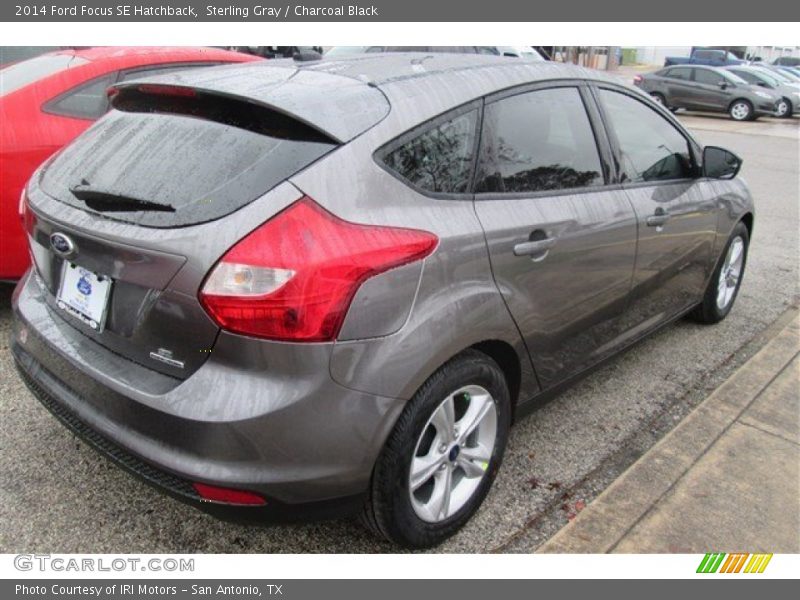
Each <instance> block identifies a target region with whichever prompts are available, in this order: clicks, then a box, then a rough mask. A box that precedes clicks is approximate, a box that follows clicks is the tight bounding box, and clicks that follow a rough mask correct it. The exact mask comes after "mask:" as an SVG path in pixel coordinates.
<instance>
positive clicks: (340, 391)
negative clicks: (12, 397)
mask: <svg viewBox="0 0 800 600" xmlns="http://www.w3.org/2000/svg"><path fill="white" fill-rule="evenodd" d="M44 294H46V292H45V291H44V289H43V287H42V286H40V284H39V283H38V281H37V278H36V277H35V276H33V275H30V274H28V275H27V276H25V277H24V278H23V280H22V281H21V282H20V284H19V285H18V287H17V289H16V290H15V292H14V297H13V299H12V306H13V310H14V316H15V319H14V326H13V332H12V340H11V346H12V353H13V356H14V358H15V362H16V365H17V368H18V370H19V371H20V374H21V376H22V378H23V380H24V381H25V383H26V384H27V385H28V387H29V388H30V389H31V391H32V392H33V393H34V395H35V396H36V397H37V398H38V399H39V400H40V401H41V402H42V403H43V404H44V405H45V406H46V407H47V408H48V410H50V412H52V413H53V414H54V415H55V416H56V417H57V418H58V419H59V420H60V421H61V422H62V423H64V424H65V425H66V426H67V427H69V428H70V429H71V430H72V431H74V432H75V433H76V434H78V435H80V436H81V437H82V438H84V439H85V440H86V441H87V442H88V443H89V444H90V445H91V446H93V447H94V448H95V449H97V450H98V451H100V452H101V453H102V454H104V455H106V456H107V457H109V458H110V459H112V460H113V461H114V462H115V463H117V464H118V465H120V466H122V467H124V468H125V469H126V470H128V471H131V472H133V473H135V474H136V475H138V476H139V477H141V478H142V479H144V480H145V481H147V482H148V483H150V484H152V485H154V486H156V487H157V488H159V489H161V490H162V491H164V492H166V493H169V494H170V495H172V496H174V497H177V498H178V499H180V500H183V501H185V502H189V503H192V504H194V505H196V506H197V507H199V508H201V509H203V510H205V511H207V512H212V513H214V514H217V515H218V516H221V517H227V518H233V519H241V518H246V517H255V518H258V519H267V520H269V519H270V518H274V519H276V520H287V519H297V518H300V519H305V518H315V517H327V516H335V515H339V514H346V513H349V512H352V511H354V510H356V509H357V508H358V506H359V504H360V500H361V497H362V495H363V493H364V491H365V490H366V489H367V486H368V484H369V478H370V476H371V471H372V466H373V464H374V462H375V460H376V458H377V455H378V453H379V452H380V449H381V447H382V445H383V441H384V440H385V437H386V435H388V432H389V431H390V429H391V427H392V426H393V423H394V421H395V419H396V417H397V415H398V414H399V412H400V410H402V406H403V402H402V401H399V400H392V399H387V398H381V397H376V396H370V395H367V394H361V393H359V392H355V391H352V390H349V389H347V388H344V387H342V386H339V385H338V384H336V383H334V382H333V381H332V380H331V379H330V376H329V374H328V364H327V362H324V363H323V364H322V365H320V366H321V367H322V369H321V370H322V374H321V375H319V376H317V377H316V378H310V379H309V378H306V379H302V378H300V379H297V380H295V381H289V382H283V384H281V383H280V382H277V381H275V380H274V377H276V375H275V374H271V373H270V369H269V361H268V360H266V358H265V360H264V362H263V364H261V365H260V373H254V372H253V371H251V370H250V369H249V367H248V366H247V365H245V366H244V367H243V368H241V369H233V368H232V367H231V365H230V364H226V357H225V351H224V349H223V350H222V352H221V354H222V356H221V357H220V359H216V358H215V357H214V356H212V357H210V358H209V360H208V361H206V363H205V364H204V365H203V367H201V368H200V369H199V370H198V371H197V372H196V373H194V374H193V375H192V376H191V377H190V378H189V379H187V380H185V381H180V380H177V379H173V378H170V377H167V376H165V375H161V374H159V373H157V372H155V371H151V370H149V369H147V368H145V367H142V366H140V365H137V364H136V363H132V362H130V361H128V360H126V359H124V358H122V357H120V356H117V355H115V354H113V353H111V352H109V351H108V350H106V349H104V348H102V347H101V346H99V345H98V344H97V343H96V342H94V341H92V340H91V339H89V338H88V337H86V336H84V335H82V334H81V333H80V332H79V331H77V330H75V329H74V328H73V327H72V326H71V325H69V324H67V323H66V322H65V321H63V319H61V318H60V317H59V316H58V315H57V314H54V313H53V312H52V309H51V308H49V307H48V306H47V304H46V302H45V298H44ZM221 342H222V345H223V346H224V345H225V341H224V340H221ZM318 350H323V349H322V348H320V349H318ZM322 354H323V355H325V356H327V354H326V353H325V352H322ZM275 362H278V361H275ZM319 370H320V369H319V368H317V369H314V372H318V371H319ZM192 482H201V483H207V484H211V485H217V486H223V487H229V488H236V489H243V490H248V491H252V492H256V493H258V494H260V495H262V496H263V497H264V498H265V499H266V500H267V504H266V506H263V507H246V508H245V507H235V508H234V507H231V506H229V505H223V504H215V503H209V502H205V501H201V499H200V497H199V495H198V494H197V493H196V491H195V490H194V488H193V487H192V485H191V484H192Z"/></svg>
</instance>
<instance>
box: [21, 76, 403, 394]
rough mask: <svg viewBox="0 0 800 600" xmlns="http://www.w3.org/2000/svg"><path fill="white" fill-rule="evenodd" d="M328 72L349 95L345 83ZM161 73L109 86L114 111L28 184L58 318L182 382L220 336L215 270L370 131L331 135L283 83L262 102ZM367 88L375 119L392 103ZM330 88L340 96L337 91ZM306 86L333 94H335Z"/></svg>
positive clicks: (33, 228)
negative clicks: (321, 166)
mask: <svg viewBox="0 0 800 600" xmlns="http://www.w3.org/2000/svg"><path fill="white" fill-rule="evenodd" d="M209 70H214V69H209ZM237 70H238V71H241V69H240V68H237ZM277 70H278V71H282V72H285V71H288V69H277ZM284 75H285V73H284ZM250 76H251V77H252V76H253V74H251V75H250ZM328 77H329V78H332V79H333V83H337V84H338V85H345V87H347V88H348V94H349V95H351V96H352V94H353V93H354V91H353V90H352V89H350V88H352V84H351V82H350V81H349V80H348V81H346V82H344V84H339V83H338V82H336V81H335V80H336V79H344V78H341V77H338V78H336V77H332V76H328ZM286 78H287V79H293V77H291V76H289V75H286ZM159 79H161V80H162V81H156V80H154V81H153V82H150V81H148V82H145V83H141V82H133V83H131V84H127V85H126V86H125V87H124V88H120V89H119V90H118V91H112V93H114V94H115V95H114V97H113V106H114V108H115V109H116V110H114V111H112V112H111V113H110V114H109V115H107V116H106V117H104V118H103V119H101V120H100V121H98V123H96V124H95V125H94V126H93V127H91V128H90V129H89V130H88V131H87V132H86V133H85V134H83V135H82V136H81V137H79V138H78V139H77V140H76V141H75V142H74V143H73V144H72V145H71V146H69V147H68V148H67V149H66V150H65V151H63V152H62V153H61V154H59V155H58V156H57V157H56V158H55V159H54V160H53V161H52V162H51V163H50V164H49V165H47V166H46V167H45V168H44V169H43V171H42V172H41V174H40V175H39V177H38V179H37V180H36V181H34V182H32V183H31V185H30V186H29V199H28V202H29V205H30V209H31V210H29V211H28V214H27V216H26V228H27V230H28V233H29V236H30V240H31V249H32V254H33V256H34V261H35V264H36V267H37V271H38V273H39V275H40V277H41V279H42V281H43V282H44V284H45V285H46V287H47V289H48V290H49V299H48V301H49V303H50V304H51V306H52V307H53V310H54V311H55V312H56V313H57V314H58V315H59V316H60V317H61V318H63V319H64V320H66V321H67V322H69V323H70V324H72V325H73V326H74V327H75V328H77V329H78V330H79V331H81V332H82V333H84V334H85V335H87V336H89V337H91V338H92V339H94V340H95V341H97V342H98V343H100V344H102V345H104V346H105V347H107V348H108V349H110V350H112V351H114V352H116V353H118V354H121V355H123V356H125V357H127V358H129V359H131V360H134V361H136V362H138V363H140V364H143V365H145V366H147V367H149V368H151V369H154V370H157V371H159V372H162V373H165V374H168V375H172V376H174V377H177V378H186V377H188V376H189V375H190V374H191V373H192V372H194V371H195V370H196V369H197V368H199V366H200V365H202V363H203V362H204V361H205V360H206V358H207V357H208V355H209V352H210V351H211V349H212V348H213V345H214V341H215V339H216V336H217V333H218V328H217V326H216V325H215V324H214V322H213V321H212V320H211V319H210V318H209V317H208V316H207V315H206V313H205V312H204V311H203V309H202V307H201V306H200V304H199V301H198V300H197V291H198V289H199V288H200V286H201V284H202V282H203V279H204V278H205V276H206V274H207V273H208V271H209V270H210V269H211V268H212V267H213V265H214V264H215V262H216V261H217V260H218V258H219V257H220V256H221V255H222V254H224V252H225V251H226V250H227V249H228V248H229V247H230V246H231V245H233V244H234V243H235V242H236V241H238V239H240V238H241V237H243V236H244V235H246V234H247V233H248V232H249V231H250V230H252V229H253V228H255V227H256V226H258V225H259V224H260V223H262V222H263V221H265V220H267V219H268V218H270V217H271V216H272V215H273V214H275V213H276V212H278V211H280V210H281V209H282V208H284V207H285V206H286V205H287V204H288V203H290V202H292V201H293V200H294V199H296V198H297V197H299V196H300V195H301V194H300V192H299V191H298V190H296V189H295V188H294V187H293V186H291V184H289V183H287V182H286V179H287V178H289V177H290V176H292V175H293V174H295V173H296V172H298V171H299V170H301V169H303V168H305V167H307V166H308V165H310V164H311V163H313V162H314V161H316V160H317V159H318V158H320V157H321V156H323V155H325V154H326V153H328V152H331V151H332V150H334V149H335V148H336V147H338V145H340V144H341V143H342V142H344V141H347V139H350V138H351V137H354V136H355V135H358V133H360V132H361V131H363V130H364V129H365V128H367V127H369V123H368V122H367V121H364V120H363V113H362V121H361V122H360V123H359V124H358V125H357V126H354V127H351V128H350V130H349V131H345V130H343V129H342V128H341V121H338V122H337V123H338V126H339V129H338V130H337V131H336V134H335V135H334V134H333V133H331V132H328V131H326V130H325V129H324V128H323V127H322V126H321V125H320V123H319V122H314V121H313V118H309V116H312V117H313V115H312V114H311V111H309V109H308V107H307V106H304V104H303V101H302V97H299V98H294V99H293V97H292V94H290V93H287V90H286V89H283V90H281V92H280V94H277V93H276V94H273V95H274V96H275V98H276V100H275V101H274V102H271V101H270V93H269V90H268V88H269V86H265V87H264V88H263V89H262V90H260V92H259V95H258V96H257V97H255V98H254V97H252V96H241V95H238V94H236V93H235V91H236V89H237V86H236V85H234V84H233V83H231V82H229V83H230V85H229V86H228V87H229V88H230V89H225V88H224V85H223V84H222V83H220V82H219V81H217V82H216V85H215V86H212V87H213V89H206V88H202V87H195V86H191V85H187V83H186V82H185V81H182V82H180V84H179V85H176V84H175V83H174V82H171V83H165V82H163V78H159ZM268 79H269V80H270V81H273V83H274V84H275V85H277V87H278V88H282V87H285V82H284V85H279V84H278V83H275V82H276V81H278V80H279V78H276V77H275V76H274V74H272V75H271V77H270V78H268ZM233 81H234V82H235V81H237V79H236V78H234V80H233ZM329 83H331V82H329ZM251 85H252V84H251ZM220 86H222V89H220ZM358 86H359V88H360V89H361V91H362V93H364V94H367V95H368V96H370V97H371V98H372V99H373V101H374V102H377V103H378V105H379V106H382V107H384V109H383V112H375V113H374V114H375V115H376V116H375V117H374V118H373V119H372V124H374V123H376V122H377V121H378V120H380V117H381V116H383V115H384V114H385V112H386V111H388V105H387V104H386V101H385V99H384V98H383V96H382V94H380V92H377V91H376V90H374V88H370V87H368V86H366V85H364V84H362V83H358ZM303 87H304V86H301V88H303ZM327 87H328V88H331V87H332V88H333V89H332V90H331V89H328V90H327V93H328V96H329V97H331V96H332V98H331V100H332V101H334V102H335V91H336V85H333V86H330V85H329V86H327ZM302 91H303V92H304V93H305V94H314V93H318V94H325V93H326V86H322V87H321V88H320V89H319V90H313V89H308V87H307V86H305V89H303V90H302ZM374 94H377V96H374ZM316 101H317V100H316V99H315V100H314V102H316ZM362 101H364V102H365V101H366V99H365V98H364V99H362Z"/></svg>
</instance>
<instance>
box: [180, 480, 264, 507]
mask: <svg viewBox="0 0 800 600" xmlns="http://www.w3.org/2000/svg"><path fill="white" fill-rule="evenodd" d="M192 487H194V489H195V491H197V493H198V494H199V495H200V498H202V499H203V500H207V501H209V502H221V503H223V504H248V505H250V506H263V505H265V504H266V503H267V501H266V500H264V498H262V497H261V496H259V495H258V494H256V493H254V492H248V491H246V490H234V489H231V488H224V487H218V486H216V485H208V484H206V483H193V484H192Z"/></svg>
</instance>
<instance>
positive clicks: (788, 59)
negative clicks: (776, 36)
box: [772, 56, 800, 67]
mask: <svg viewBox="0 0 800 600" xmlns="http://www.w3.org/2000/svg"><path fill="white" fill-rule="evenodd" d="M772 64H773V65H782V66H785V67H800V57H797V56H780V57H778V58H776V59H775V60H773V61H772Z"/></svg>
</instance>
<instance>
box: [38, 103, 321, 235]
mask: <svg viewBox="0 0 800 600" xmlns="http://www.w3.org/2000/svg"><path fill="white" fill-rule="evenodd" d="M114 107H115V108H118V109H120V110H114V111H111V112H110V113H109V114H108V115H106V117H104V118H103V119H101V120H100V121H98V122H97V123H96V124H95V125H94V126H93V127H91V128H90V129H88V130H87V131H86V132H85V133H84V134H83V135H81V136H80V137H79V138H78V139H77V140H76V141H75V142H73V144H71V145H70V146H69V147H68V148H67V149H66V150H65V151H64V152H62V153H61V154H59V155H58V156H57V157H56V159H55V160H54V161H53V162H52V163H51V164H50V165H49V166H48V168H47V169H46V170H45V172H44V174H43V177H42V180H41V188H42V190H43V191H44V192H46V193H47V194H49V195H51V196H53V197H54V198H56V199H58V200H60V201H62V202H65V203H66V204H69V205H71V206H75V207H77V208H81V209H84V210H87V211H89V212H95V213H99V214H102V215H103V216H106V217H108V218H113V219H116V220H120V221H125V222H131V223H137V224H140V225H144V226H148V227H180V226H186V225H193V224H196V223H203V222H207V221H212V220H214V219H217V218H220V217H223V216H225V215H227V214H229V213H231V212H233V211H235V210H237V209H239V208H241V207H243V206H245V205H246V204H249V203H250V202H252V201H253V200H255V199H256V198H258V197H259V196H261V195H263V194H264V193H266V192H267V191H269V190H270V189H272V188H273V187H275V186H276V185H278V184H280V183H281V182H283V181H284V180H285V179H286V178H288V177H290V176H292V175H293V174H295V173H296V172H297V171H299V170H300V169H302V168H304V167H306V166H307V165H309V164H310V163H311V162H313V161H315V160H316V159H318V158H319V157H321V156H322V155H324V154H326V153H327V152H329V151H331V150H332V149H333V148H335V147H336V144H335V142H333V141H332V140H331V139H330V138H328V137H327V136H326V135H325V134H323V133H322V132H319V131H317V130H316V129H313V128H311V127H309V126H308V125H305V124H303V123H301V122H299V121H297V120H295V119H293V118H291V117H289V116H287V115H284V114H282V113H278V112H275V111H273V110H270V109H269V108H266V107H263V106H259V105H255V104H252V103H249V102H246V101H244V100H242V101H236V100H234V99H229V98H219V97H216V96H213V95H211V94H208V95H203V94H200V93H198V94H197V96H196V97H184V96H170V95H156V96H155V97H149V94H144V93H139V92H137V91H136V90H135V89H129V91H128V92H127V93H126V91H125V90H123V91H122V92H120V93H119V94H118V95H117V96H116V97H115V98H114Z"/></svg>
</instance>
